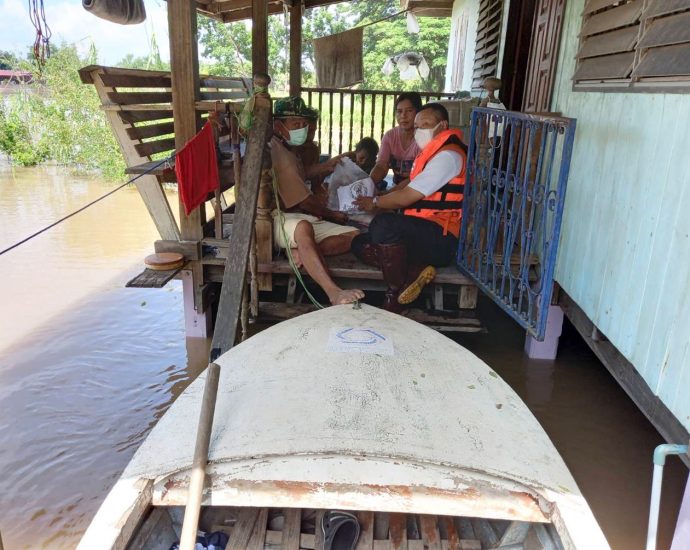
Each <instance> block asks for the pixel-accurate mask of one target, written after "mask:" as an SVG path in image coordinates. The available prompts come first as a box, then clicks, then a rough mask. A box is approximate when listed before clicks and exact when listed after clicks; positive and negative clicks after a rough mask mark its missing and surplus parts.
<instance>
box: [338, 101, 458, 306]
mask: <svg viewBox="0 0 690 550" xmlns="http://www.w3.org/2000/svg"><path fill="white" fill-rule="evenodd" d="M414 125H415V141H416V142H417V145H419V148H420V149H421V153H420V154H419V155H418V156H417V158H416V159H415V161H414V164H413V166H412V172H411V173H410V183H409V184H408V185H407V186H406V187H404V188H402V189H397V190H395V191H393V192H391V193H388V194H387V195H382V196H379V197H373V198H372V197H360V198H359V199H357V201H356V203H357V205H358V206H359V208H360V209H362V210H366V211H368V212H373V211H378V210H382V211H383V212H379V213H378V214H377V215H376V216H375V217H374V219H373V220H372V222H371V225H370V226H369V232H368V233H366V234H363V235H359V236H357V237H356V238H355V239H354V240H353V242H352V251H353V252H354V253H355V254H356V255H357V256H358V257H359V258H360V259H362V261H364V262H366V263H369V264H372V265H378V266H380V268H381V271H382V272H383V278H384V280H385V281H386V283H387V284H388V291H387V292H386V299H385V302H384V308H385V309H388V310H389V311H394V312H400V311H402V309H403V306H404V305H405V304H409V303H411V302H413V301H414V300H416V299H417V297H418V296H419V294H420V293H421V291H422V289H423V288H424V286H425V285H427V284H428V283H430V282H431V281H432V280H433V278H434V277H435V276H436V270H435V269H434V266H436V267H441V266H447V265H449V264H450V263H452V262H453V260H454V259H455V255H456V252H457V248H458V237H459V235H460V219H461V216H462V196H463V190H464V183H465V165H466V162H467V147H466V146H465V144H464V143H463V141H462V133H461V132H460V131H459V130H451V129H449V128H448V111H447V110H446V108H445V107H443V106H442V105H439V104H438V103H428V104H427V105H424V106H423V107H422V109H421V110H420V111H419V112H418V113H417V116H416V117H415V122H414ZM387 210H388V211H389V212H386V211H387ZM390 210H401V211H402V213H400V214H398V213H394V212H390Z"/></svg>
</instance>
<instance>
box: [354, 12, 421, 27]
mask: <svg viewBox="0 0 690 550" xmlns="http://www.w3.org/2000/svg"><path fill="white" fill-rule="evenodd" d="M408 11H410V8H407V9H404V10H400V11H398V12H395V13H392V14H390V15H386V16H385V17H382V18H381V19H377V20H376V21H372V22H371V23H364V24H363V25H357V26H356V27H355V28H356V29H363V28H364V27H371V26H372V25H376V24H377V23H381V22H382V21H386V20H388V19H393V18H394V17H398V15H402V14H403V13H407V12H408Z"/></svg>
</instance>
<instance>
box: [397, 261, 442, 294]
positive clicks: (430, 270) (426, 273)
mask: <svg viewBox="0 0 690 550" xmlns="http://www.w3.org/2000/svg"><path fill="white" fill-rule="evenodd" d="M434 277H436V268H434V266H432V265H428V266H426V267H425V268H424V269H422V270H421V271H420V272H419V274H418V275H417V277H416V278H415V279H414V281H412V282H411V283H410V284H408V285H407V286H406V287H405V288H404V289H403V291H402V292H401V293H400V294H399V295H398V303H399V304H411V303H412V302H414V301H415V300H416V299H417V298H419V295H420V294H421V293H422V290H423V289H424V287H425V286H426V285H428V284H429V283H430V282H431V281H433V280H434Z"/></svg>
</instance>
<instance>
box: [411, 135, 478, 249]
mask: <svg viewBox="0 0 690 550" xmlns="http://www.w3.org/2000/svg"><path fill="white" fill-rule="evenodd" d="M441 151H455V152H456V153H459V154H460V156H461V157H462V170H461V171H460V173H459V174H458V175H457V176H455V177H454V178H453V179H451V180H450V181H449V182H447V183H446V184H445V185H444V186H443V187H441V189H439V190H438V191H436V192H435V193H432V194H431V195H429V196H428V197H424V198H423V199H422V200H420V201H417V202H416V203H414V204H413V205H411V206H408V207H407V208H406V209H405V210H404V211H403V213H404V214H405V215H406V216H416V217H418V218H423V219H425V220H429V221H432V222H435V223H437V224H439V225H440V226H441V227H443V234H444V235H445V234H447V233H452V234H453V235H455V236H456V237H459V236H460V219H461V218H462V197H463V192H464V190H465V166H466V165H467V149H466V147H465V145H464V143H463V141H462V132H461V131H460V130H443V131H442V132H441V133H439V134H438V135H436V136H434V139H432V140H431V141H430V142H429V143H428V144H427V146H426V147H425V148H424V149H423V150H422V152H421V153H420V154H419V155H417V158H416V159H415V160H414V164H413V165H412V172H410V180H414V178H415V177H416V176H417V175H418V174H420V173H421V172H422V170H424V168H425V167H426V165H427V163H428V162H429V161H430V160H431V159H432V158H434V157H435V156H436V155H437V154H438V153H440V152H441Z"/></svg>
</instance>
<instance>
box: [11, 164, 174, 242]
mask: <svg viewBox="0 0 690 550" xmlns="http://www.w3.org/2000/svg"><path fill="white" fill-rule="evenodd" d="M173 156H174V154H173V155H170V156H169V157H167V158H165V159H163V160H162V161H160V162H158V163H156V164H154V165H153V166H152V167H151V168H149V169H148V170H146V172H142V173H141V174H139V175H137V176H136V177H134V178H132V179H131V180H129V181H128V182H125V183H123V184H122V185H118V186H117V187H116V188H115V189H112V190H110V191H108V192H107V193H106V194H105V195H101V196H100V197H98V198H97V199H95V200H92V201H91V202H90V203H88V204H85V205H84V206H82V207H81V208H79V209H77V210H75V211H74V212H72V213H70V214H67V215H66V216H64V217H62V218H60V219H59V220H57V221H55V222H53V223H51V224H50V225H47V226H46V227H44V228H43V229H39V230H38V231H36V233H33V234H31V235H29V236H28V237H26V238H25V239H22V240H21V241H19V242H16V243H14V244H13V245H12V246H9V247H7V248H5V249H4V250H2V251H0V256H2V255H3V254H5V253H6V252H9V251H10V250H13V249H15V248H17V247H18V246H20V245H22V244H24V243H25V242H27V241H30V240H31V239H33V238H34V237H38V236H39V235H40V234H41V233H45V232H46V231H48V229H51V228H53V227H55V226H56V225H58V224H59V223H62V222H64V221H65V220H68V219H69V218H71V217H72V216H74V215H76V214H79V212H83V211H84V210H86V209H87V208H88V207H89V206H93V205H94V204H96V203H97V202H100V201H102V200H103V199H104V198H106V197H109V196H110V195H112V194H113V193H115V192H117V191H119V190H120V189H122V188H123V187H126V186H128V185H129V184H130V183H132V182H135V181H136V180H138V179H139V178H140V177H142V176H145V175H147V174H150V173H151V172H153V171H154V170H155V169H156V168H158V167H159V166H162V165H163V164H166V163H168V166H169V163H170V161H171V160H172V158H173Z"/></svg>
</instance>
